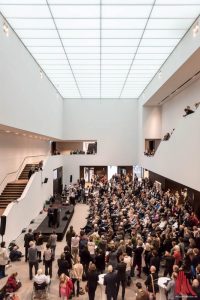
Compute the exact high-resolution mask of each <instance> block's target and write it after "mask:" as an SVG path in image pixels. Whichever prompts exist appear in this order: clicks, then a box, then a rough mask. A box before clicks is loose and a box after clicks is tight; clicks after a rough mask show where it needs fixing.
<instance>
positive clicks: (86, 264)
mask: <svg viewBox="0 0 200 300" xmlns="http://www.w3.org/2000/svg"><path fill="white" fill-rule="evenodd" d="M79 185H80V186H81V188H83V187H82V183H80V182H79V184H76V185H75V186H74V187H73V189H74V190H76V189H77V186H79ZM71 188H72V187H71ZM87 198H88V199H87V203H88V204H89V214H88V217H87V223H86V225H85V226H84V228H81V230H80V232H75V231H74V229H73V227H72V226H71V227H70V228H69V230H68V231H67V233H66V245H65V247H64V249H63V252H62V253H61V254H60V257H59V258H58V260H57V262H56V259H55V258H56V254H58V253H56V244H57V235H56V233H55V232H54V231H53V232H52V234H51V236H50V238H49V241H48V243H47V244H46V247H45V250H44V247H42V245H43V239H42V233H38V234H37V235H35V236H34V235H33V233H32V230H31V229H30V230H29V232H28V233H26V234H25V236H24V246H25V261H28V264H29V276H30V280H33V281H34V282H35V284H44V287H46V286H47V285H49V284H50V280H51V278H52V265H53V264H55V263H57V266H58V269H57V270H58V271H57V275H58V278H59V285H58V294H59V296H60V297H61V299H69V298H71V296H79V295H82V294H84V293H86V292H87V293H88V297H89V300H94V299H96V298H95V295H96V289H97V286H98V284H99V282H100V281H101V280H102V284H103V285H104V286H105V292H106V297H107V300H111V299H114V300H116V299H118V294H119V289H120V287H121V297H120V299H121V298H122V299H125V297H126V288H127V286H129V287H130V289H131V292H132V293H133V299H136V300H150V299H155V297H156V294H157V293H159V278H160V277H168V280H167V282H166V285H165V287H164V289H165V291H166V296H165V297H166V299H168V300H174V299H200V287H199V282H200V253H199V249H200V226H199V225H200V224H199V220H198V218H197V217H196V215H195V214H194V212H193V210H192V207H191V206H190V204H189V202H188V200H187V194H186V195H185V194H183V193H182V194H180V193H179V192H176V193H172V192H171V191H170V190H167V191H165V192H164V191H162V190H158V189H157V188H156V186H155V185H151V183H150V182H149V181H148V179H142V180H138V178H137V176H135V177H134V178H132V176H128V175H114V176H113V177H112V179H111V180H110V181H107V179H106V178H103V179H102V180H101V179H100V178H98V177H96V178H95V179H94V180H93V182H92V184H91V185H90V187H89V188H88V195H87ZM77 200H78V201H79V199H76V201H77ZM4 246H5V245H4ZM3 248H4V247H3V246H2V247H1V248H0V268H1V270H2V269H3V270H4V275H5V268H3V267H2V265H3V264H2V252H3V251H2V249H3ZM4 252H5V251H4ZM19 259H21V258H19ZM41 261H43V263H44V269H45V270H44V271H43V270H42V269H41V268H40V267H39V263H40V262H41ZM33 267H34V268H35V274H36V275H35V276H34V275H33V274H32V268H33ZM13 276H14V275H13ZM133 278H135V279H137V278H138V279H137V280H136V282H135V280H134V282H135V283H134V284H133V280H132V279H133ZM140 278H142V279H143V280H141V279H140ZM82 282H85V283H84V284H83V283H82ZM18 288H19V287H18ZM182 297H186V298H182ZM187 297H188V298H187ZM163 300H164V299H163Z"/></svg>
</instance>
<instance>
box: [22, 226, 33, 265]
mask: <svg viewBox="0 0 200 300" xmlns="http://www.w3.org/2000/svg"><path fill="white" fill-rule="evenodd" d="M33 240H34V236H33V232H32V229H31V228H30V229H29V230H28V232H27V233H26V234H25V235H24V248H25V262H27V260H28V249H29V247H30V246H29V243H30V242H31V241H33Z"/></svg>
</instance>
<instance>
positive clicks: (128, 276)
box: [124, 253, 133, 286]
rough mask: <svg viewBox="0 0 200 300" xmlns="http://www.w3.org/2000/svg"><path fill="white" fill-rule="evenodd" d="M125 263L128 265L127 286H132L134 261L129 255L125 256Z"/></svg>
mask: <svg viewBox="0 0 200 300" xmlns="http://www.w3.org/2000/svg"><path fill="white" fill-rule="evenodd" d="M124 262H125V263H126V282H127V285H128V286H130V284H131V267H132V265H133V259H132V257H130V256H129V255H128V254H127V253H125V254H124Z"/></svg>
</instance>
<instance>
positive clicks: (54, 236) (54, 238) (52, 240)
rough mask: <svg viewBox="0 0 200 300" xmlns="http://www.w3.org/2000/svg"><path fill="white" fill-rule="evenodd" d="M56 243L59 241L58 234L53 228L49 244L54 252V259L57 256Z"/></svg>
mask: <svg viewBox="0 0 200 300" xmlns="http://www.w3.org/2000/svg"><path fill="white" fill-rule="evenodd" d="M56 243H57V234H56V232H55V231H54V230H53V231H52V234H51V235H50V237H49V242H48V244H49V246H50V248H51V251H52V254H53V259H54V258H55V252H56Z"/></svg>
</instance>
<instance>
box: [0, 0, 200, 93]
mask: <svg viewBox="0 0 200 300" xmlns="http://www.w3.org/2000/svg"><path fill="white" fill-rule="evenodd" d="M0 11H1V12H2V14H3V15H4V17H5V18H6V19H7V20H8V22H9V23H10V25H11V26H12V27H13V29H14V30H15V31H16V33H17V34H18V36H19V37H20V38H21V40H22V41H23V43H24V45H25V46H26V47H27V48H28V50H29V51H30V52H31V54H32V55H33V57H34V58H35V59H36V61H37V62H38V64H39V65H40V66H41V69H42V70H43V71H44V72H45V73H46V75H47V76H48V77H49V79H50V80H51V81H52V83H53V84H54V85H55V87H56V88H57V90H58V91H59V92H60V93H61V95H62V96H63V97H64V98H138V97H139V96H140V95H141V93H142V91H143V90H144V89H145V87H146V86H147V85H148V83H149V82H150V81H151V79H152V78H153V77H154V75H155V74H156V73H157V72H158V71H159V70H160V68H161V66H162V64H163V63H164V61H165V60H166V59H167V57H168V56H169V55H170V53H171V52H172V51H173V49H174V48H175V47H176V45H177V44H178V43H179V41H180V40H181V39H182V37H183V36H184V34H185V33H186V32H187V31H188V29H189V28H190V26H191V25H192V23H193V22H194V21H195V19H196V18H197V17H198V15H199V13H200V0H0Z"/></svg>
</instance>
